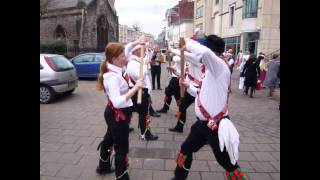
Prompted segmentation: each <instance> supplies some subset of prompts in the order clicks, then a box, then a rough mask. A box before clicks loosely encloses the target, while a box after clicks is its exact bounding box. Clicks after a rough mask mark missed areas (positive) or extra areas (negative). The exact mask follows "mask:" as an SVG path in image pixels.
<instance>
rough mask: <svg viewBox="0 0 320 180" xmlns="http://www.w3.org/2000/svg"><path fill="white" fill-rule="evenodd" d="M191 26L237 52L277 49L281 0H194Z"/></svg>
mask: <svg viewBox="0 0 320 180" xmlns="http://www.w3.org/2000/svg"><path fill="white" fill-rule="evenodd" d="M194 11H195V13H196V16H195V19H194V26H195V27H199V28H200V29H202V30H203V32H204V33H205V34H206V35H208V34H217V35H219V36H221V37H222V38H224V40H225V42H226V47H225V48H226V49H233V50H234V52H236V53H238V51H239V50H240V49H241V50H243V51H245V52H247V51H248V49H249V47H250V48H252V49H254V50H255V53H256V54H258V53H259V52H263V53H266V54H272V53H275V52H277V53H278V52H280V0H214V1H212V0H196V1H195V6H194Z"/></svg>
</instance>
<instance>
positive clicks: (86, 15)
mask: <svg viewBox="0 0 320 180" xmlns="http://www.w3.org/2000/svg"><path fill="white" fill-rule="evenodd" d="M114 1H115V0H52V1H50V3H49V4H48V7H47V13H45V14H44V15H42V16H41V17H40V40H45V39H52V38H53V39H54V38H64V39H65V40H66V42H67V51H68V55H71V56H72V55H75V54H77V53H78V52H79V51H104V48H105V46H106V44H107V43H108V42H111V41H118V36H119V34H118V33H119V31H118V24H119V23H118V16H117V13H116V10H115V7H114Z"/></svg>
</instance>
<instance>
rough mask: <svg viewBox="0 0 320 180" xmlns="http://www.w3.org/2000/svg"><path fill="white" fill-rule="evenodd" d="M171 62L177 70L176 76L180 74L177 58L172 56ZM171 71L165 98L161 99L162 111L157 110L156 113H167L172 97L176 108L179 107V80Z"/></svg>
mask: <svg viewBox="0 0 320 180" xmlns="http://www.w3.org/2000/svg"><path fill="white" fill-rule="evenodd" d="M172 59H173V61H174V67H176V68H175V69H177V72H176V74H177V73H178V74H180V60H179V57H178V56H173V58H172ZM176 74H175V73H174V72H173V71H171V79H170V81H169V85H168V86H167V87H166V89H165V91H164V92H165V96H164V99H163V102H164V103H163V107H162V109H159V110H157V112H158V113H167V111H168V110H169V107H170V104H171V101H172V97H171V96H174V98H175V100H176V103H177V106H178V107H179V105H180V98H181V97H180V86H179V79H178V76H177V75H176Z"/></svg>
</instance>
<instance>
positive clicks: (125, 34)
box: [119, 24, 155, 46]
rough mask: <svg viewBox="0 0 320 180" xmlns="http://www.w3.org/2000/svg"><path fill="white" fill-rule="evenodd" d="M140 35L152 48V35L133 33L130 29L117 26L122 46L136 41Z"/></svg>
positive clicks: (120, 25) (124, 26)
mask: <svg viewBox="0 0 320 180" xmlns="http://www.w3.org/2000/svg"><path fill="white" fill-rule="evenodd" d="M142 34H144V35H145V37H146V40H147V41H148V42H149V44H150V46H153V45H154V41H155V40H154V36H153V35H152V34H150V33H146V32H141V31H135V30H134V29H133V28H132V27H128V26H127V25H122V24H119V42H120V43H122V44H127V43H129V42H131V41H134V40H136V39H138V38H139V37H140V36H141V35H142Z"/></svg>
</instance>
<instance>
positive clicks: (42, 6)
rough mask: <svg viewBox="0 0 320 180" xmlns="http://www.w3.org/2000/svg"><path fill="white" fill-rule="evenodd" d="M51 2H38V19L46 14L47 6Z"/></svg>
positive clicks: (47, 0)
mask: <svg viewBox="0 0 320 180" xmlns="http://www.w3.org/2000/svg"><path fill="white" fill-rule="evenodd" d="M51 1H52V0H40V18H41V17H42V16H43V15H44V14H45V13H47V11H48V9H47V8H48V5H49V3H50V2H51Z"/></svg>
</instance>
